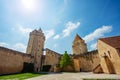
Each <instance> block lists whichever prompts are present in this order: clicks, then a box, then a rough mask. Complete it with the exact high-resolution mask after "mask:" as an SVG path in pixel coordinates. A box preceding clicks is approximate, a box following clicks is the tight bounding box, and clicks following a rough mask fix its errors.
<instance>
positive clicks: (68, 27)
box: [63, 21, 80, 37]
mask: <svg viewBox="0 0 120 80" xmlns="http://www.w3.org/2000/svg"><path fill="white" fill-rule="evenodd" d="M79 25H80V22H76V23H73V22H71V21H69V22H68V23H67V24H66V28H65V29H64V30H63V37H67V36H69V35H70V33H71V32H72V31H73V30H75V29H76V28H78V26H79Z"/></svg>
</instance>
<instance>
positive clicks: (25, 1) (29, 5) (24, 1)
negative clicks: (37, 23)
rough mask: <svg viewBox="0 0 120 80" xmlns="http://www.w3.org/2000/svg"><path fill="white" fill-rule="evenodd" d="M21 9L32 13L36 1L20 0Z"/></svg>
mask: <svg viewBox="0 0 120 80" xmlns="http://www.w3.org/2000/svg"><path fill="white" fill-rule="evenodd" d="M22 5H23V8H24V9H26V10H29V11H34V10H35V9H36V7H37V1H36V0H22Z"/></svg>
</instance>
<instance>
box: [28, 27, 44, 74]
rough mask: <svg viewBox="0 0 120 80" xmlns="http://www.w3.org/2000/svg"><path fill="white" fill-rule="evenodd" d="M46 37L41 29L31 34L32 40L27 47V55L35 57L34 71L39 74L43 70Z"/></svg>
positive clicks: (30, 39)
mask: <svg viewBox="0 0 120 80" xmlns="http://www.w3.org/2000/svg"><path fill="white" fill-rule="evenodd" d="M44 41H45V36H44V33H43V32H42V30H41V28H40V29H39V30H33V31H32V32H30V38H29V42H28V46H27V51H26V53H27V54H31V56H32V57H34V60H33V63H34V71H35V72H39V71H40V70H41V68H42V55H43V49H44Z"/></svg>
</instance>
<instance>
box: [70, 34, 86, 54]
mask: <svg viewBox="0 0 120 80" xmlns="http://www.w3.org/2000/svg"><path fill="white" fill-rule="evenodd" d="M72 51H73V54H75V55H79V54H84V53H87V46H86V43H85V41H84V40H83V39H82V38H81V37H80V36H79V35H78V34H77V35H76V37H75V38H74V40H73V42H72Z"/></svg>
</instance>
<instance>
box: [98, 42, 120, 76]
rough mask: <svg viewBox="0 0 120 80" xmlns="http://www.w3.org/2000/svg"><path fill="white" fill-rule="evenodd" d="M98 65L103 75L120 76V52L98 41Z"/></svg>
mask: <svg viewBox="0 0 120 80" xmlns="http://www.w3.org/2000/svg"><path fill="white" fill-rule="evenodd" d="M98 49H99V57H100V64H101V67H102V69H103V72H104V73H116V74H120V56H119V54H120V50H119V49H115V48H113V47H111V46H110V45H108V44H106V43H104V42H103V41H101V40H98Z"/></svg>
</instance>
